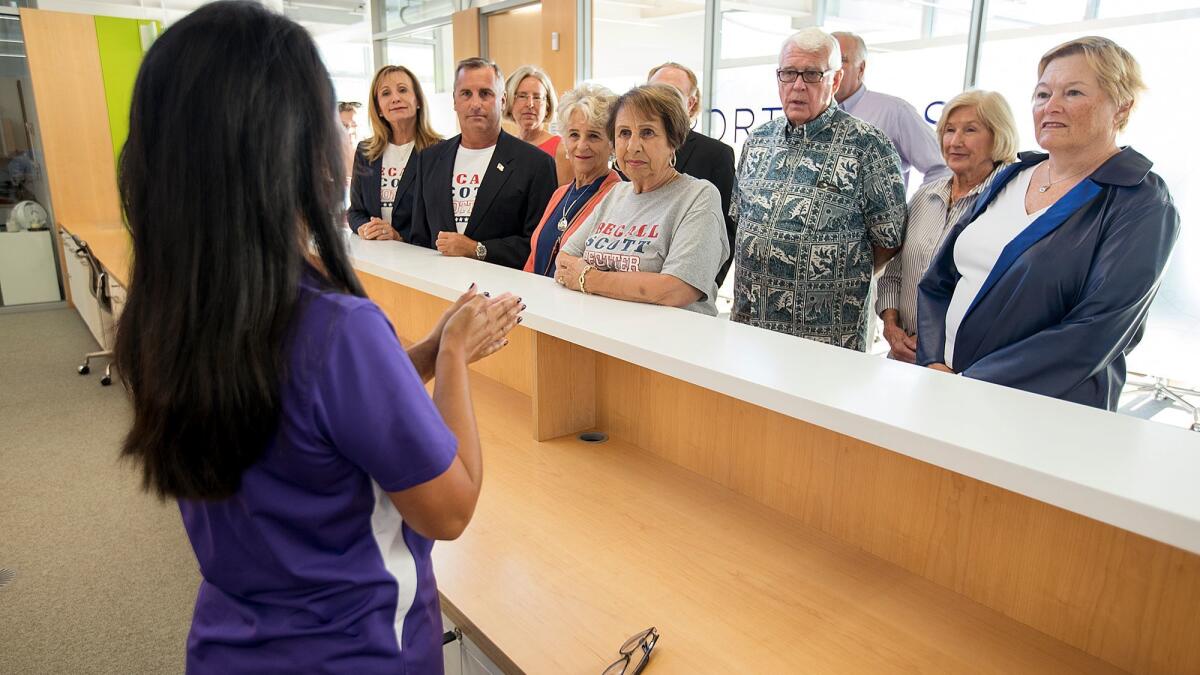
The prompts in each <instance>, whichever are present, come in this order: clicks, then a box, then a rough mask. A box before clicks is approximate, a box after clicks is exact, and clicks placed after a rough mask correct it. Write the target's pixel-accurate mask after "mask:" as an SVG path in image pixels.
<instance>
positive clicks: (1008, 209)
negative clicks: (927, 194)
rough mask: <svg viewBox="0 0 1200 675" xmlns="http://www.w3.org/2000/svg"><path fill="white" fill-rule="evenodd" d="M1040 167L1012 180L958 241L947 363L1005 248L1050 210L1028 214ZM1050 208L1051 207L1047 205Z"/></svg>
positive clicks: (955, 254)
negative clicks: (1027, 195)
mask: <svg viewBox="0 0 1200 675" xmlns="http://www.w3.org/2000/svg"><path fill="white" fill-rule="evenodd" d="M1036 168H1037V167H1036V166H1034V167H1031V168H1029V169H1025V170H1024V171H1022V172H1021V173H1020V174H1018V175H1017V176H1016V177H1014V178H1012V179H1011V180H1009V181H1008V184H1007V185H1005V186H1004V189H1002V190H1001V191H1000V194H998V195H996V198H995V199H994V200H992V203H991V204H989V205H988V207H987V208H986V209H984V211H983V213H981V214H979V217H978V218H976V219H975V222H973V223H971V224H970V225H968V226H967V227H966V229H964V230H963V231H962V234H960V235H959V236H958V240H957V241H955V242H954V265H955V266H956V267H957V268H958V273H959V274H961V275H962V276H961V277H960V278H959V280H958V283H957V284H956V285H955V286H954V295H953V296H951V298H950V306H949V307H948V308H947V309H946V360H945V362H946V365H949V366H951V367H953V364H954V340H955V338H956V337H957V336H958V327H959V326H960V325H962V320H963V317H965V316H966V314H967V310H968V309H969V308H970V307H971V303H972V302H974V300H975V296H976V295H978V294H979V291H980V289H982V288H983V282H984V281H986V280H987V278H988V275H989V274H991V273H992V268H993V267H995V266H996V261H997V260H999V259H1000V254H1001V253H1002V252H1003V251H1004V247H1005V246H1008V243H1009V242H1011V241H1012V240H1013V239H1015V238H1016V236H1017V235H1019V234H1021V233H1022V232H1024V231H1025V228H1027V227H1029V225H1030V224H1031V223H1033V221H1035V220H1037V219H1038V217H1039V216H1041V215H1042V214H1043V213H1045V212H1046V209H1041V210H1040V211H1035V212H1034V213H1025V192H1026V191H1027V190H1028V189H1029V181H1030V180H1031V179H1032V178H1033V171H1034V169H1036ZM1046 208H1049V207H1046Z"/></svg>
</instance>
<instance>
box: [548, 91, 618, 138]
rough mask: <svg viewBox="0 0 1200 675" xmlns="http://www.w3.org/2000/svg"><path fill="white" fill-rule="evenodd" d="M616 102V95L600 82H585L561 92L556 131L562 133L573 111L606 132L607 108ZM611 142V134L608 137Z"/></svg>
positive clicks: (564, 131) (591, 124)
mask: <svg viewBox="0 0 1200 675" xmlns="http://www.w3.org/2000/svg"><path fill="white" fill-rule="evenodd" d="M616 102H617V95H616V94H614V93H613V91H612V90H611V89H609V88H608V87H606V86H604V85H602V84H593V83H590V82H585V83H583V84H580V85H579V86H577V87H575V88H574V89H572V90H570V91H568V92H567V93H565V94H563V97H562V99H560V100H559V102H558V133H559V134H560V135H561V134H564V133H566V131H567V125H568V124H569V123H570V121H571V115H574V114H575V111H579V112H582V113H583V116H584V117H586V118H587V123H588V124H589V125H590V126H593V127H595V128H597V129H603V130H604V131H605V133H608V110H609V108H611V107H612V105H613V104H614V103H616ZM608 140H609V142H612V140H613V139H612V136H609V138H608Z"/></svg>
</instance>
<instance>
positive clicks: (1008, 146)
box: [875, 90, 1018, 363]
mask: <svg viewBox="0 0 1200 675" xmlns="http://www.w3.org/2000/svg"><path fill="white" fill-rule="evenodd" d="M937 137H938V139H939V140H940V141H941V144H942V157H943V159H945V161H946V166H948V167H950V170H951V172H952V175H951V176H950V177H949V178H942V179H939V180H931V181H929V182H927V183H925V184H924V185H922V186H921V187H920V189H918V190H917V192H916V194H914V195H913V196H912V199H910V200H909V201H908V225H907V227H906V229H905V234H904V247H903V248H902V249H900V253H899V254H898V255H896V257H894V258H892V260H891V262H889V263H888V265H887V268H886V269H884V271H883V276H882V277H880V278H879V294H878V297H877V298H876V300H875V311H876V312H877V313H878V314H879V318H880V319H882V320H883V337H884V339H885V340H887V342H888V345H890V346H891V351H890V352H889V354H888V356H890V357H891V358H893V359H896V360H897V361H906V362H908V363H914V362H915V361H916V358H917V283H918V282H920V281H921V277H923V276H925V270H926V269H927V268H928V267H929V261H930V259H932V258H933V254H934V252H935V251H937V249H938V246H940V245H941V243H942V239H943V238H944V237H945V236H946V233H947V232H949V231H950V228H952V227H954V225H955V223H957V222H958V221H959V220H960V219H961V218H962V217H963V216H964V215H965V214H968V213H970V212H971V207H973V206H974V205H975V200H976V198H977V197H979V195H980V194H981V193H982V192H983V191H984V190H986V189H987V187H988V185H990V184H991V182H992V179H993V178H995V177H996V174H997V173H998V172H999V171H1000V169H1001V168H1002V167H1003V166H1004V165H1006V164H1009V163H1012V162H1013V161H1015V160H1016V159H1017V142H1018V134H1017V125H1016V123H1015V122H1014V121H1013V114H1012V110H1010V109H1009V107H1008V102H1006V101H1005V100H1004V97H1003V96H1001V95H1000V94H998V93H996V92H994V91H982V90H974V91H965V92H963V93H961V94H959V95H958V96H955V97H954V98H952V99H950V102H949V103H947V104H946V105H945V106H944V107H943V108H942V116H941V118H940V119H939V120H938V123H937Z"/></svg>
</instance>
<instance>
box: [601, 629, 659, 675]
mask: <svg viewBox="0 0 1200 675" xmlns="http://www.w3.org/2000/svg"><path fill="white" fill-rule="evenodd" d="M657 643H658V629H657V628H655V627H654V626H651V627H649V628H647V629H646V630H644V631H642V632H640V633H638V634H637V635H634V636H632V637H630V638H629V639H628V640H626V641H625V644H623V645H621V649H620V652H621V657H620V658H618V659H617V660H616V661H613V662H612V663H611V664H609V666H608V667H607V668H605V669H604V673H603V675H640V673H641V672H642V671H643V670H645V669H646V664H647V663H649V662H650V652H652V651H654V645H655V644H657ZM639 647H640V648H641V650H642V658H641V660H639V661H638V664H637V665H636V666H634V668H633V670H629V664H630V663H632V662H633V655H634V653H635V652H636V651H637V650H638V648H639Z"/></svg>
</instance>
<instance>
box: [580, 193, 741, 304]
mask: <svg viewBox="0 0 1200 675" xmlns="http://www.w3.org/2000/svg"><path fill="white" fill-rule="evenodd" d="M562 250H563V253H566V254H567V255H572V256H575V257H582V258H583V260H584V262H586V263H587V264H589V265H591V266H592V267H595V268H596V269H598V270H603V271H614V272H657V273H660V274H669V275H671V276H673V277H675V278H677V279H680V280H681V281H683V282H684V283H686V284H688V285H689V286H691V287H692V288H695V289H696V290H698V291H700V292H701V293H702V295H701V296H700V299H699V300H697V301H696V302H693V303H692V304H690V305H688V306H687V307H685V308H684V309H688V310H691V311H693V312H700V313H701V314H708V315H710V316H716V315H717V304H716V301H717V281H716V279H717V270H719V269H720V267H721V263H722V262H724V260H725V259H726V258H728V257H729V237H728V235H727V234H726V232H725V218H724V217H723V216H722V215H721V193H719V192H717V189H716V188H715V187H713V186H712V183H709V182H708V181H706V180H700V179H698V178H693V177H691V176H688V175H686V174H681V175H679V176H678V177H677V178H675V179H674V180H672V181H671V182H670V183H667V184H666V185H664V186H662V187H660V188H658V189H657V190H653V191H651V192H643V193H641V194H638V193H636V192H634V191H633V184H632V183H617V184H616V185H615V186H613V188H612V189H611V190H609V192H608V195H607V196H605V198H604V201H602V202H600V204H598V205H597V206H596V210H595V211H592V213H591V215H590V216H588V219H587V220H586V221H584V222H583V224H582V225H580V226H579V229H577V230H575V233H574V234H573V235H571V238H570V239H568V240H567V243H566V244H564V245H563V248H562Z"/></svg>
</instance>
